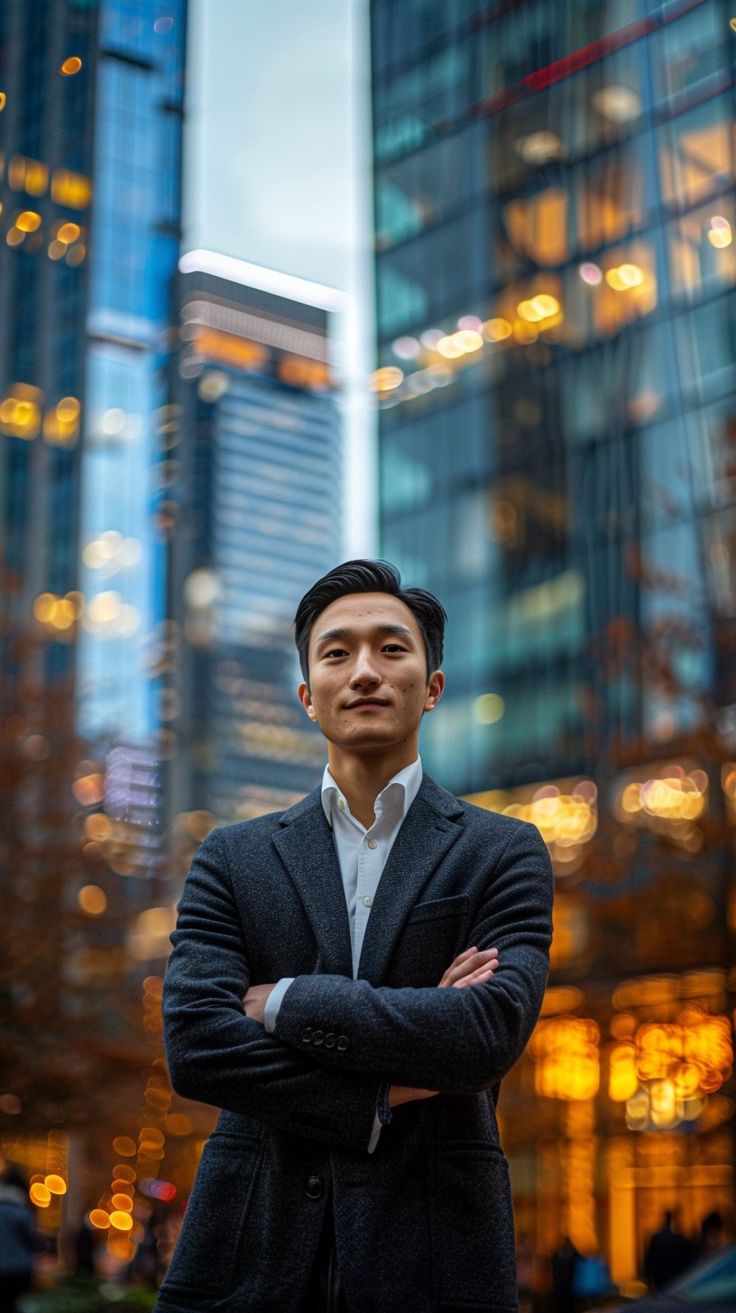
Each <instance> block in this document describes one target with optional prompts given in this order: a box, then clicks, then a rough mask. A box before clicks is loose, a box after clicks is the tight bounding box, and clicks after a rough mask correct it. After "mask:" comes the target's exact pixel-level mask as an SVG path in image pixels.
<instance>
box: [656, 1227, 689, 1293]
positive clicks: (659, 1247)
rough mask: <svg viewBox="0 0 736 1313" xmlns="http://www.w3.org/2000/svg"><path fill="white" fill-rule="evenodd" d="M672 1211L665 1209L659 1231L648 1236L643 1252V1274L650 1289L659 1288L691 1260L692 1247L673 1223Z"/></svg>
mask: <svg viewBox="0 0 736 1313" xmlns="http://www.w3.org/2000/svg"><path fill="white" fill-rule="evenodd" d="M673 1221H674V1213H673V1212H672V1210H671V1209H667V1211H666V1213H665V1214H664V1218H663V1220H662V1226H661V1227H660V1229H659V1231H655V1232H654V1234H653V1235H652V1236H651V1237H650V1239H649V1243H648V1245H647V1247H646V1251H645V1254H644V1276H645V1277H646V1279H647V1282H648V1284H649V1286H650V1287H651V1289H652V1290H661V1289H662V1287H663V1286H666V1285H667V1282H668V1281H672V1280H673V1279H674V1278H675V1277H676V1276H679V1275H680V1273H681V1272H684V1271H685V1268H686V1267H689V1266H690V1264H691V1263H692V1261H693V1257H694V1254H693V1247H692V1245H691V1243H690V1241H689V1240H688V1239H687V1236H684V1235H682V1233H681V1232H680V1231H677V1230H676V1229H675V1227H674V1224H673Z"/></svg>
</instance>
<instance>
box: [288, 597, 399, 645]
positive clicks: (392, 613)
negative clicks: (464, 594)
mask: <svg viewBox="0 0 736 1313" xmlns="http://www.w3.org/2000/svg"><path fill="white" fill-rule="evenodd" d="M382 625H385V626H388V625H400V626H401V627H402V628H403V629H406V630H408V631H409V633H411V634H413V635H414V637H415V638H417V639H421V631H420V628H419V625H418V624H417V621H416V618H415V616H414V615H413V614H412V611H411V610H410V608H409V607H408V606H407V605H406V602H402V600H401V598H400V597H393V596H392V595H391V593H346V594H345V596H344V597H338V598H336V599H335V601H334V602H330V604H329V606H326V607H325V609H324V611H320V614H319V615H318V616H317V619H316V620H315V622H314V626H313V629H312V635H311V637H312V641H313V642H318V641H319V639H320V637H321V636H322V635H323V634H325V633H327V632H331V631H332V630H334V629H343V630H363V629H366V630H367V629H375V628H380V627H381V626H382Z"/></svg>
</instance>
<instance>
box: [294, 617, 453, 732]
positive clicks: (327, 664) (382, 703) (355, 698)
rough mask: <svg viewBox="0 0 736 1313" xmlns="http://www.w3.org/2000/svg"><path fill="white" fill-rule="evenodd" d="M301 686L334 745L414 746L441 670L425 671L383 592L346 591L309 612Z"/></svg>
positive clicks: (407, 622)
mask: <svg viewBox="0 0 736 1313" xmlns="http://www.w3.org/2000/svg"><path fill="white" fill-rule="evenodd" d="M308 655H309V687H307V685H306V684H301V685H300V686H299V697H300V699H301V702H302V704H303V706H304V707H305V709H306V712H307V715H308V716H309V717H310V719H312V720H315V721H316V722H317V723H318V724H319V727H320V729H321V730H322V733H323V734H324V735H325V738H327V739H328V740H329V742H330V743H332V744H334V745H335V746H336V747H339V748H344V749H347V750H348V751H350V750H354V751H356V752H365V751H372V750H376V751H381V750H387V749H391V748H394V747H399V746H400V745H402V744H406V745H407V746H409V747H411V745H412V743H414V744H416V741H417V738H418V734H419V725H420V723H421V719H422V716H423V714H424V712H425V711H431V710H432V709H433V708H434V707H435V706H436V704H437V702H438V701H439V698H440V696H441V693H442V689H443V686H444V676H443V674H442V672H441V671H434V672H432V673H431V674H430V675H428V674H427V658H426V653H425V648H424V641H423V638H422V633H421V630H420V628H419V625H418V624H417V621H416V620H415V618H414V615H413V614H412V612H411V611H410V610H409V607H408V606H407V605H406V603H405V602H402V601H401V600H400V599H399V598H398V597H392V596H391V594H390V593H349V594H348V595H347V596H345V597H340V598H338V599H337V601H336V602H331V603H330V605H329V606H327V607H325V609H324V611H322V612H321V613H320V615H318V616H317V619H316V620H315V622H314V625H313V626H312V632H311V634H310V637H309V653H308Z"/></svg>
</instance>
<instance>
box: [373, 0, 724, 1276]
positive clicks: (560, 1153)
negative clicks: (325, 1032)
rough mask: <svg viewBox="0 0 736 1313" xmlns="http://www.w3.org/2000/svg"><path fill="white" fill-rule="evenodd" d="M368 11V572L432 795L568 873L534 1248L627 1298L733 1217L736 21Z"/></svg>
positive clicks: (561, 902)
mask: <svg viewBox="0 0 736 1313" xmlns="http://www.w3.org/2000/svg"><path fill="white" fill-rule="evenodd" d="M371 12H372V53H373V105H374V157H375V197H376V217H375V226H376V250H377V255H376V299H377V319H378V359H377V364H378V371H377V374H376V379H375V381H376V390H377V392H378V396H379V406H380V407H381V418H380V440H379V441H380V462H381V522H382V538H381V546H382V552H383V554H384V555H385V556H386V557H388V558H389V559H391V560H394V561H396V562H397V564H399V565H400V566H401V568H402V570H403V572H404V574H405V577H406V579H407V581H410V582H416V583H419V584H425V585H427V586H429V587H431V588H434V589H435V590H436V591H437V592H438V593H439V595H440V596H441V598H442V599H443V601H444V602H445V603H446V605H447V609H448V612H449V618H450V624H449V635H448V645H447V661H446V670H447V676H448V687H447V692H446V695H445V698H444V699H443V703H442V705H441V707H440V708H439V709H438V711H437V712H436V713H435V714H434V715H433V716H432V717H431V718H430V719H429V721H428V723H427V726H426V728H425V730H424V734H425V738H424V746H423V756H424V760H425V762H426V764H427V766H428V768H429V769H430V770H431V771H433V772H436V773H437V774H438V775H439V777H440V778H441V780H442V782H443V783H445V784H446V785H448V786H449V787H450V788H452V789H454V790H456V791H457V792H462V793H465V794H469V795H471V796H473V797H474V798H475V800H476V801H479V802H480V803H481V805H486V806H490V807H494V808H498V809H501V810H510V811H511V812H512V814H516V815H519V816H523V817H526V818H527V819H530V820H533V821H534V822H535V823H537V824H538V825H539V826H540V828H541V830H542V833H543V835H544V837H545V838H546V839H547V841H548V843H549V845H550V850H551V852H552V856H553V859H554V864H555V869H556V874H557V877H558V882H557V887H558V895H557V911H556V938H555V945H554V949H553V966H554V975H553V981H552V985H553V987H552V988H551V989H550V991H549V994H548V997H547V1001H546V1004H545V1008H546V1015H545V1017H544V1019H543V1022H542V1024H541V1025H540V1027H539V1030H538V1032H537V1036H536V1038H535V1041H534V1044H533V1045H532V1047H531V1049H530V1052H529V1055H528V1056H527V1057H526V1058H525V1059H524V1061H523V1062H522V1064H520V1066H519V1067H518V1068H517V1070H516V1072H515V1074H514V1078H513V1080H514V1087H513V1108H514V1113H513V1116H509V1117H507V1119H506V1121H507V1141H508V1143H509V1146H510V1148H511V1150H512V1165H513V1172H514V1181H515V1186H516V1193H517V1200H518V1207H517V1215H518V1217H519V1219H520V1226H521V1228H522V1229H523V1230H525V1231H526V1232H527V1234H528V1235H529V1236H530V1237H533V1240H534V1245H535V1248H536V1249H537V1251H538V1252H539V1253H541V1254H547V1253H549V1252H550V1251H551V1250H552V1249H553V1248H554V1246H555V1245H556V1244H557V1243H558V1241H559V1238H560V1237H561V1236H562V1235H563V1234H565V1233H567V1234H569V1235H571V1236H572V1237H573V1239H574V1240H575V1242H576V1244H577V1245H578V1247H579V1248H581V1249H584V1250H589V1251H590V1250H593V1249H596V1248H601V1249H603V1250H604V1251H605V1252H606V1253H607V1254H608V1256H609V1259H610V1261H611V1264H612V1270H613V1274H614V1277H615V1279H616V1280H617V1281H622V1282H625V1281H628V1280H630V1279H633V1278H634V1276H635V1275H636V1272H637V1269H638V1268H639V1269H640V1265H641V1259H642V1253H643V1244H644V1240H645V1238H646V1236H647V1235H648V1234H650V1233H651V1232H652V1231H654V1230H655V1229H656V1227H657V1225H658V1224H659V1221H660V1219H661V1214H662V1212H663V1210H664V1209H665V1208H666V1207H670V1206H674V1205H675V1204H678V1205H679V1206H680V1208H681V1213H680V1222H681V1224H682V1225H683V1226H684V1227H685V1228H686V1229H688V1230H695V1229H697V1227H698V1225H699V1222H700V1219H701V1218H702V1216H703V1214H704V1213H705V1212H707V1211H708V1209H709V1208H712V1207H716V1208H720V1209H722V1210H724V1211H727V1210H729V1209H730V1208H731V1207H732V1204H733V1194H732V1178H731V1168H730V1166H729V1164H730V1163H731V1161H732V1146H731V1136H732V1130H731V1127H730V1124H729V1117H730V1114H729V1112H728V1109H727V1108H726V1105H725V1104H723V1102H722V1101H721V1100H722V1099H723V1098H724V1097H725V1093H724V1092H725V1091H727V1089H728V1085H727V1081H728V1080H729V1078H730V1072H731V1039H730V1025H729V1021H728V1018H729V1016H730V1012H731V1006H732V998H731V995H730V989H731V987H732V984H733V981H732V979H731V977H730V976H729V974H728V972H729V968H730V965H731V962H732V960H733V955H732V943H733V933H734V921H733V917H732V915H730V914H729V913H727V910H726V909H727V908H728V907H729V906H730V900H731V899H732V896H733V894H732V860H731V858H730V855H729V854H730V851H731V844H732V831H731V828H730V827H731V825H732V823H733V797H734V782H735V781H736V773H734V769H733V766H732V765H731V764H729V763H732V762H733V759H734V755H736V739H735V737H734V705H735V702H736V687H735V685H734V669H735V667H734V663H733V659H732V656H729V653H732V652H733V649H734V639H735V637H736V607H735V605H734V596H735V595H734V579H735V577H736V576H735V575H734V549H735V547H734V545H735V539H734V530H735V527H736V488H735V485H734V480H733V460H734V432H735V424H736V392H735V390H734V378H735V376H734V371H733V354H734V336H733V324H734V305H735V300H734V283H735V282H736V256H735V255H734V249H735V248H734V244H733V227H734V223H735V221H736V214H735V212H734V136H733V131H734V129H733V124H734V83H733V42H734V39H735V38H734V33H733V30H732V23H731V22H730V20H731V19H732V14H731V12H730V11H729V9H728V7H727V6H726V5H725V4H724V3H722V2H721V0H701V2H700V3H697V2H695V3H694V2H693V0H683V2H678V0H672V2H671V3H651V4H649V3H647V4H645V3H643V2H641V3H640V0H612V2H611V3H573V2H572V0H570V2H569V3H558V2H557V0H555V2H554V3H553V0H516V2H515V3H511V4H487V3H481V0H451V2H450V3H447V4H444V5H441V6H439V5H435V4H431V3H425V2H424V0H400V2H399V3H396V4H395V3H392V2H391V0H374V3H373V4H372V7H371ZM696 908H697V909H698V910H697V912H696V911H695V909H696ZM675 927H676V930H675ZM647 1027H651V1028H652V1029H647ZM668 1027H669V1029H667V1028H668ZM657 1044H659V1045H660V1050H661V1053H660V1058H659V1059H657V1060H654V1059H653V1058H652V1057H651V1051H652V1049H653V1047H654V1046H656V1045H657ZM698 1044H701V1058H700V1059H695V1058H694V1057H693V1055H694V1053H695V1049H696V1048H697V1045H698ZM668 1046H669V1047H668ZM706 1052H707V1053H708V1054H709V1055H710V1056H709V1057H708V1060H707V1061H706V1059H705V1057H704V1055H705V1054H706ZM662 1054H665V1056H662ZM709 1064H712V1065H709ZM685 1068H688V1072H687V1076H686V1075H685ZM688 1091H689V1093H688ZM508 1106H509V1107H510V1106H511V1103H510V1104H509V1105H508ZM685 1131H687V1132H688V1134H685V1133H684V1132H685ZM538 1142H539V1145H540V1147H539V1148H537V1143H538ZM676 1182H679V1185H676V1184H675V1183H676Z"/></svg>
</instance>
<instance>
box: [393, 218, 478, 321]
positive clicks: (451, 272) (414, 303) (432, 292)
mask: <svg viewBox="0 0 736 1313" xmlns="http://www.w3.org/2000/svg"><path fill="white" fill-rule="evenodd" d="M487 244H488V236H487V221H486V218H485V215H484V212H483V210H482V209H477V210H472V211H471V212H470V213H468V214H463V215H461V216H460V217H459V218H457V219H454V220H452V221H450V222H448V223H446V224H443V225H442V226H441V227H440V228H436V229H435V230H434V231H432V232H430V233H427V234H426V235H425V236H424V237H423V238H422V239H421V240H420V241H413V242H409V243H407V244H406V245H404V246H401V247H398V248H397V249H396V250H394V251H391V252H387V253H386V254H385V255H383V256H382V258H381V260H380V262H379V266H378V331H379V336H380V337H381V338H384V339H385V338H387V337H394V336H395V335H396V334H397V333H400V332H401V331H402V330H409V329H417V330H422V329H424V328H427V327H429V326H430V325H431V321H432V318H433V317H434V316H435V315H439V316H445V315H447V314H448V312H452V310H453V309H454V310H455V313H456V314H460V315H462V314H467V313H468V310H467V307H468V306H469V305H471V304H473V303H474V301H475V299H476V296H477V285H478V270H483V269H485V268H487V266H488V256H487ZM489 274H490V271H489Z"/></svg>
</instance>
